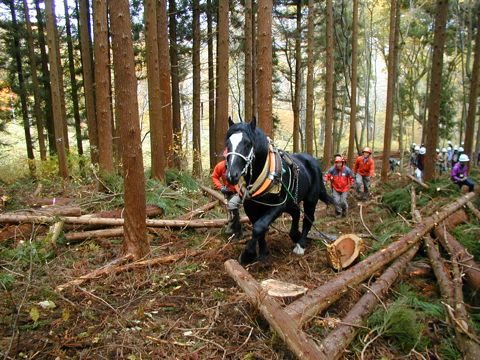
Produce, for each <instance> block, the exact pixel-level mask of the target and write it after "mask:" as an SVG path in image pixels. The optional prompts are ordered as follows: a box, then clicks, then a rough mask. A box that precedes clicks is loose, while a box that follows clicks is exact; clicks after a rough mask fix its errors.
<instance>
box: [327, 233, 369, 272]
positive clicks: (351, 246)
mask: <svg viewBox="0 0 480 360" xmlns="http://www.w3.org/2000/svg"><path fill="white" fill-rule="evenodd" d="M362 249H363V240H362V239H360V238H359V237H358V236H357V235H355V234H345V235H342V236H340V237H339V238H338V239H337V240H335V241H334V242H333V243H332V244H328V245H327V260H328V263H329V264H330V266H332V267H333V268H334V269H335V270H342V269H345V268H347V267H349V266H350V265H351V264H353V262H354V261H355V260H356V259H357V257H358V255H359V254H360V252H361V251H362Z"/></svg>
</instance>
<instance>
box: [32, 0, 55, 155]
mask: <svg viewBox="0 0 480 360" xmlns="http://www.w3.org/2000/svg"><path fill="white" fill-rule="evenodd" d="M35 11H36V17H37V27H38V44H39V46H40V53H41V55H42V56H41V59H42V75H43V76H42V77H41V82H42V86H43V89H44V101H45V112H44V113H45V126H46V128H47V138H48V151H49V153H50V155H53V154H55V153H56V152H57V147H56V142H55V131H54V125H53V107H52V91H51V88H50V70H49V69H48V56H47V51H46V42H45V34H44V26H43V25H44V24H43V16H42V11H41V10H40V2H39V1H35Z"/></svg>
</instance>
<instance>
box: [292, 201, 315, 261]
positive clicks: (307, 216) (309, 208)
mask: <svg viewBox="0 0 480 360" xmlns="http://www.w3.org/2000/svg"><path fill="white" fill-rule="evenodd" d="M316 206H317V202H316V201H315V202H313V201H304V202H303V211H304V215H303V229H302V236H301V237H300V239H299V240H298V241H297V244H296V245H295V248H294V249H293V252H294V253H295V254H297V255H303V254H305V248H306V245H307V235H308V232H309V231H310V229H311V228H312V224H313V221H315V207H316Z"/></svg>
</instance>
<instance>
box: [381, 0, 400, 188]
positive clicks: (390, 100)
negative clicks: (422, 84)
mask: <svg viewBox="0 0 480 360" xmlns="http://www.w3.org/2000/svg"><path fill="white" fill-rule="evenodd" d="M397 16H400V8H399V6H398V4H397V0H392V1H391V2H390V35H389V41H388V64H387V65H388V81H387V108H386V115H385V133H384V137H383V158H382V171H381V174H382V181H387V179H388V170H389V168H390V164H389V159H390V150H391V146H392V129H393V108H394V100H395V82H396V78H397V75H396V72H397V64H396V62H397V37H396V35H397V33H398V31H397V26H396V25H397V21H396V18H397Z"/></svg>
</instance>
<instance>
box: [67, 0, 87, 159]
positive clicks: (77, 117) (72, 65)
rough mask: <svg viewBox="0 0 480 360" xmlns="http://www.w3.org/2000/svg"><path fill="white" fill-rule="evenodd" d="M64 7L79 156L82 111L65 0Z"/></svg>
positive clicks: (81, 146)
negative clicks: (79, 102)
mask: <svg viewBox="0 0 480 360" xmlns="http://www.w3.org/2000/svg"><path fill="white" fill-rule="evenodd" d="M63 7H64V8H65V29H66V32H67V50H68V69H69V72H70V86H71V90H72V92H71V95H72V105H73V118H74V119H75V137H76V139H77V152H78V155H83V144H82V128H81V121H80V109H79V106H78V85H77V78H76V74H75V60H74V56H73V40H72V30H71V25H70V14H69V13H68V2H67V0H63Z"/></svg>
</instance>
